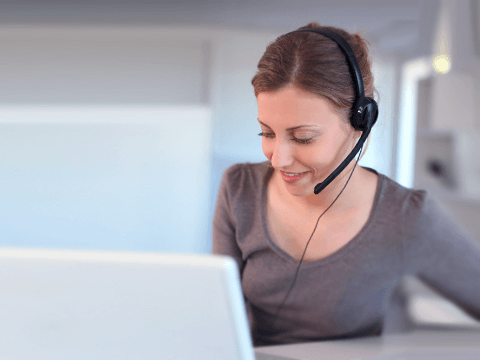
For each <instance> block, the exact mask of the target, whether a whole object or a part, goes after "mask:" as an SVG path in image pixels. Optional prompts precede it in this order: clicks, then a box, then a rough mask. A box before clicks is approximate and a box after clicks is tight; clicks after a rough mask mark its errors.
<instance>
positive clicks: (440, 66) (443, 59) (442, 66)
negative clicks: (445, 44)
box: [433, 54, 452, 74]
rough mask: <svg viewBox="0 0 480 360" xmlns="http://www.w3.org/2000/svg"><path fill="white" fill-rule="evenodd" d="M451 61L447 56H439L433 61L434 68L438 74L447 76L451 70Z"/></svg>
mask: <svg viewBox="0 0 480 360" xmlns="http://www.w3.org/2000/svg"><path fill="white" fill-rule="evenodd" d="M451 66H452V65H451V63H450V59H449V58H448V56H447V55H443V54H442V55H438V56H436V57H435V58H434V59H433V68H434V69H435V71H436V72H438V73H441V74H446V73H448V72H449V71H450V68H451Z"/></svg>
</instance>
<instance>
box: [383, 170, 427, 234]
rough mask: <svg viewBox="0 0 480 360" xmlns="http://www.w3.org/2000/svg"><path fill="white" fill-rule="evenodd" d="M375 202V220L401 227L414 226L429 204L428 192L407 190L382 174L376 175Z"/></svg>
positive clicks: (413, 189)
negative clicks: (379, 219)
mask: <svg viewBox="0 0 480 360" xmlns="http://www.w3.org/2000/svg"><path fill="white" fill-rule="evenodd" d="M377 186H378V187H377V194H376V197H377V200H376V215H377V219H378V218H381V219H383V220H384V222H386V223H389V224H391V225H392V226H394V224H395V223H396V224H398V225H401V226H406V227H410V226H415V224H416V222H417V221H418V219H419V218H420V217H421V215H422V214H423V213H424V212H425V210H426V204H428V203H430V202H431V199H430V197H429V195H428V192H427V191H425V190H422V189H415V188H408V187H406V186H403V185H401V184H399V183H398V182H397V181H395V180H393V179H391V178H389V177H387V176H386V175H383V174H378V185H377Z"/></svg>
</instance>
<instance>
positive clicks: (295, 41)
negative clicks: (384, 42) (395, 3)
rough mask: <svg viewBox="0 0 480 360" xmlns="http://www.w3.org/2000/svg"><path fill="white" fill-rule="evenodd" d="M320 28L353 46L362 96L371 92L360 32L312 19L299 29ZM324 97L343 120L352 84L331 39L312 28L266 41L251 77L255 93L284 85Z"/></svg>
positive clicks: (352, 95) (351, 96) (350, 102)
mask: <svg viewBox="0 0 480 360" xmlns="http://www.w3.org/2000/svg"><path fill="white" fill-rule="evenodd" d="M309 28H320V29H327V30H330V31H335V32H336V33H338V34H339V35H341V36H342V37H343V38H344V39H345V40H346V41H347V42H348V43H349V45H350V46H351V47H352V49H353V52H354V53H355V56H356V58H357V61H358V65H359V67H360V71H361V73H362V77H363V83H364V87H365V96H368V97H372V98H373V93H374V90H375V89H374V87H373V76H372V71H371V60H370V55H369V50H368V47H367V41H366V40H364V39H363V38H362V37H361V36H360V35H359V34H349V33H348V32H346V31H344V30H342V29H338V28H335V27H330V26H320V25H319V24H318V23H316V22H312V23H310V24H308V25H306V26H303V27H301V28H299V29H309ZM290 84H291V85H294V86H296V87H298V88H299V89H302V90H304V91H307V92H309V93H312V94H316V95H318V96H321V97H323V98H326V99H327V100H328V101H329V102H330V104H331V105H332V106H333V108H334V109H335V110H337V111H338V112H339V114H340V115H341V116H342V118H344V119H345V121H346V122H350V121H349V119H350V111H351V108H352V105H353V101H354V98H355V93H354V84H353V80H352V75H351V74H350V71H349V68H348V63H347V60H346V58H345V55H344V54H343V53H342V51H341V50H340V48H339V47H338V45H337V44H336V43H335V42H334V41H333V40H331V39H329V38H327V37H325V36H323V35H319V34H315V33H312V32H299V33H292V34H285V35H281V36H280V37H278V38H277V39H276V40H275V41H274V42H273V43H271V44H270V45H268V47H267V50H266V51H265V53H264V54H263V56H262V58H261V59H260V61H259V63H258V71H257V74H256V75H255V76H254V77H253V79H252V85H253V87H254V89H255V96H258V94H259V93H261V92H274V91H277V90H280V89H282V88H284V87H285V86H287V85H290Z"/></svg>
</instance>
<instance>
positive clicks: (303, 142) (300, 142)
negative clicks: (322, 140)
mask: <svg viewBox="0 0 480 360" xmlns="http://www.w3.org/2000/svg"><path fill="white" fill-rule="evenodd" d="M292 140H293V141H295V142H296V143H299V144H310V143H311V142H312V141H313V139H312V138H310V139H299V138H296V137H295V136H293V137H292Z"/></svg>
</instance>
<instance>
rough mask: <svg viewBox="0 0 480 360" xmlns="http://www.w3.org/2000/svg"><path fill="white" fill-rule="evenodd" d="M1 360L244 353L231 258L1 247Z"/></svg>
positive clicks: (243, 323)
mask: <svg viewBox="0 0 480 360" xmlns="http://www.w3.org/2000/svg"><path fill="white" fill-rule="evenodd" d="M0 358H1V359H38V360H40V359H49V360H53V359H102V360H105V359H164V360H168V359H209V360H213V359H221V360H227V359H242V360H243V359H246V360H253V359H254V353H253V347H252V344H251V339H250V334H249V331H248V324H247V318H246V313H245V307H244V303H243V296H242V293H241V287H240V282H239V278H238V270H237V267H236V264H235V262H234V261H233V260H232V259H230V258H228V257H221V256H213V255H178V254H177V255H175V254H152V253H127V252H123V253H122V252H93V251H75V250H73V251H61V250H34V249H8V248H0Z"/></svg>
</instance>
